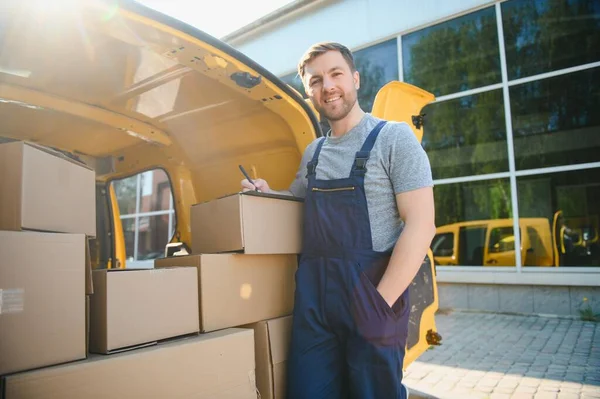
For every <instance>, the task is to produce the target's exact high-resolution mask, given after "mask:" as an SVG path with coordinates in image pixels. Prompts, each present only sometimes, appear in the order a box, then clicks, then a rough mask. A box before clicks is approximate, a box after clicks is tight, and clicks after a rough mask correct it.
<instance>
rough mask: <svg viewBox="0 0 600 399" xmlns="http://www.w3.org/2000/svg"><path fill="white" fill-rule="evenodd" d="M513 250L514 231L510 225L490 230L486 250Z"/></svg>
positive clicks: (492, 251)
mask: <svg viewBox="0 0 600 399" xmlns="http://www.w3.org/2000/svg"><path fill="white" fill-rule="evenodd" d="M514 250H515V233H514V229H513V228H512V227H495V228H493V229H492V230H491V231H490V239H489V244H488V251H489V252H491V253H498V252H507V251H514Z"/></svg>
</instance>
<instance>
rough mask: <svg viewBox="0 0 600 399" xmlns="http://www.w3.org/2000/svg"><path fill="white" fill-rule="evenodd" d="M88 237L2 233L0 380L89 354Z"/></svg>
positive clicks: (0, 250)
mask: <svg viewBox="0 0 600 399" xmlns="http://www.w3.org/2000/svg"><path fill="white" fill-rule="evenodd" d="M84 282H85V236H84V235H83V234H53V233H36V232H14V231H0V375H2V374H6V373H12V372H17V371H21V370H28V369H31V368H35V367H43V366H48V365H53V364H58V363H63V362H68V361H72V360H78V359H83V358H85V356H86V351H85V340H86V339H85V290H84V288H85V286H84Z"/></svg>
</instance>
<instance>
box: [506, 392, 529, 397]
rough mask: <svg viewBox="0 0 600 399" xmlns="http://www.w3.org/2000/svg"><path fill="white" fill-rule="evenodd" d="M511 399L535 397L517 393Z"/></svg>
mask: <svg viewBox="0 0 600 399" xmlns="http://www.w3.org/2000/svg"><path fill="white" fill-rule="evenodd" d="M510 399H533V395H532V394H529V393H521V392H516V393H513V394H512V396H511V397H510Z"/></svg>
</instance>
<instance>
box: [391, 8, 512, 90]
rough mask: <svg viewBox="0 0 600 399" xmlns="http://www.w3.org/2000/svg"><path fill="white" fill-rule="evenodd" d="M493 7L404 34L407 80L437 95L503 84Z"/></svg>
mask: <svg viewBox="0 0 600 399" xmlns="http://www.w3.org/2000/svg"><path fill="white" fill-rule="evenodd" d="M498 49H499V47H498V30H497V27H496V11H495V9H494V7H490V8H486V9H484V10H481V11H477V12H474V13H471V14H468V15H465V16H463V17H459V18H455V19H452V20H450V21H447V22H443V23H441V24H437V25H434V26H431V27H429V28H425V29H422V30H419V31H417V32H414V33H409V34H408V35H405V36H403V37H402V65H403V72H404V81H405V82H408V83H411V84H414V85H415V86H417V87H420V88H422V89H425V90H427V91H429V92H432V93H433V94H434V95H436V96H443V95H446V94H451V93H456V92H459V91H464V90H469V89H474V88H477V87H481V86H487V85H490V84H494V83H500V80H501V73H500V53H499V50H498Z"/></svg>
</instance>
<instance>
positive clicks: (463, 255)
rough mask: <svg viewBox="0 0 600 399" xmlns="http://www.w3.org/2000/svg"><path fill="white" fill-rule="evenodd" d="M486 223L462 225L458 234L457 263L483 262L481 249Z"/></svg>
mask: <svg viewBox="0 0 600 399" xmlns="http://www.w3.org/2000/svg"><path fill="white" fill-rule="evenodd" d="M486 232H487V225H485V224H482V225H476V226H463V227H461V228H460V233H459V235H458V254H459V256H458V264H459V265H461V266H481V265H483V263H484V259H483V249H484V248H485V235H486Z"/></svg>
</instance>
